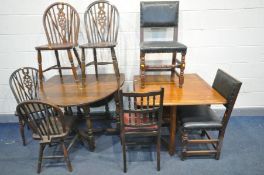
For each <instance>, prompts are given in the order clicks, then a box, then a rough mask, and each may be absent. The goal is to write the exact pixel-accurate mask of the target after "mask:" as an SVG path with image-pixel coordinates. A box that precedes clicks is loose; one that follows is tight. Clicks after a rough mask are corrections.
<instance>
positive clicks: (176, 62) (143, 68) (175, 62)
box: [140, 1, 186, 88]
mask: <svg viewBox="0 0 264 175" xmlns="http://www.w3.org/2000/svg"><path fill="white" fill-rule="evenodd" d="M172 3H176V5H177V14H176V15H177V24H168V25H167V26H166V24H165V25H164V22H160V21H156V22H153V21H151V22H149V21H143V20H144V17H142V16H143V15H144V10H143V8H142V4H160V5H164V4H172ZM140 5H141V8H140V15H141V18H140V43H143V42H144V38H145V37H144V29H146V28H169V27H173V38H172V39H173V41H174V42H176V41H178V16H179V15H178V11H179V10H178V8H179V2H178V1H170V2H169V1H146V2H144V1H143V2H141V4H140ZM154 13H155V12H154ZM169 13H170V12H169ZM162 15H163V14H162ZM150 23H152V24H150ZM157 45H159V46H160V45H162V42H160V43H159V44H158V43H157ZM177 52H180V53H181V59H177V58H176V56H177ZM147 53H172V63H171V64H170V65H147V64H146V61H145V55H146V54H147ZM185 55H186V50H176V49H175V50H173V51H171V50H167V51H157V50H155V51H144V50H142V49H140V77H141V87H142V88H144V87H145V72H148V71H154V72H155V71H170V72H171V77H172V79H174V77H175V75H177V76H178V77H179V87H180V88H181V87H182V86H183V83H184V69H185ZM176 68H179V69H180V71H179V72H178V71H177V70H176Z"/></svg>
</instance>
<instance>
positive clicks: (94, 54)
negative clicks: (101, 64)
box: [93, 48, 98, 78]
mask: <svg viewBox="0 0 264 175" xmlns="http://www.w3.org/2000/svg"><path fill="white" fill-rule="evenodd" d="M93 56H94V69H95V75H96V78H98V65H97V53H96V49H95V48H93Z"/></svg>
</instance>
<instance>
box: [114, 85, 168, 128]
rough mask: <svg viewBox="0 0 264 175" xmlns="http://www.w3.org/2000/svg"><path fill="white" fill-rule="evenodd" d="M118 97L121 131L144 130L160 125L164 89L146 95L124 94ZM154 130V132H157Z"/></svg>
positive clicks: (121, 93)
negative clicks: (125, 129)
mask: <svg viewBox="0 0 264 175" xmlns="http://www.w3.org/2000/svg"><path fill="white" fill-rule="evenodd" d="M119 95H120V108H121V112H120V116H121V118H120V120H121V129H122V130H123V129H124V127H133V128H138V129H141V128H146V127H151V126H158V127H157V129H158V128H160V125H161V119H162V118H161V117H162V110H163V95H164V89H163V88H162V89H161V90H160V91H153V92H148V93H124V92H123V91H122V90H121V91H120V93H119ZM148 129H149V128H148ZM157 129H156V130H157Z"/></svg>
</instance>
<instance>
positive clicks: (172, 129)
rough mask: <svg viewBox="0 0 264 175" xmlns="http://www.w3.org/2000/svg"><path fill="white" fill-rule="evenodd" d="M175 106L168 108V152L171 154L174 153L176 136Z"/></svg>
mask: <svg viewBox="0 0 264 175" xmlns="http://www.w3.org/2000/svg"><path fill="white" fill-rule="evenodd" d="M176 110H177V108H176V106H172V107H171V108H170V143H169V154H170V155H171V156H173V155H174V154H175V137H176Z"/></svg>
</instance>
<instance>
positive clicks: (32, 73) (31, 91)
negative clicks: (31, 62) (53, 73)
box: [9, 67, 39, 146]
mask: <svg viewBox="0 0 264 175" xmlns="http://www.w3.org/2000/svg"><path fill="white" fill-rule="evenodd" d="M38 83H39V81H38V70H37V69H36V68H33V67H23V68H19V69H17V70H15V71H14V72H13V73H12V74H11V76H10V78H9V86H10V88H11V91H12V93H13V95H14V97H15V99H16V102H17V104H19V103H21V102H23V101H26V100H33V99H39V97H38ZM15 115H16V116H17V113H15ZM18 121H19V131H20V135H21V138H22V142H23V145H24V146H25V145H26V139H25V133H24V126H25V123H24V122H23V120H22V119H21V118H20V117H19V116H18Z"/></svg>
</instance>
